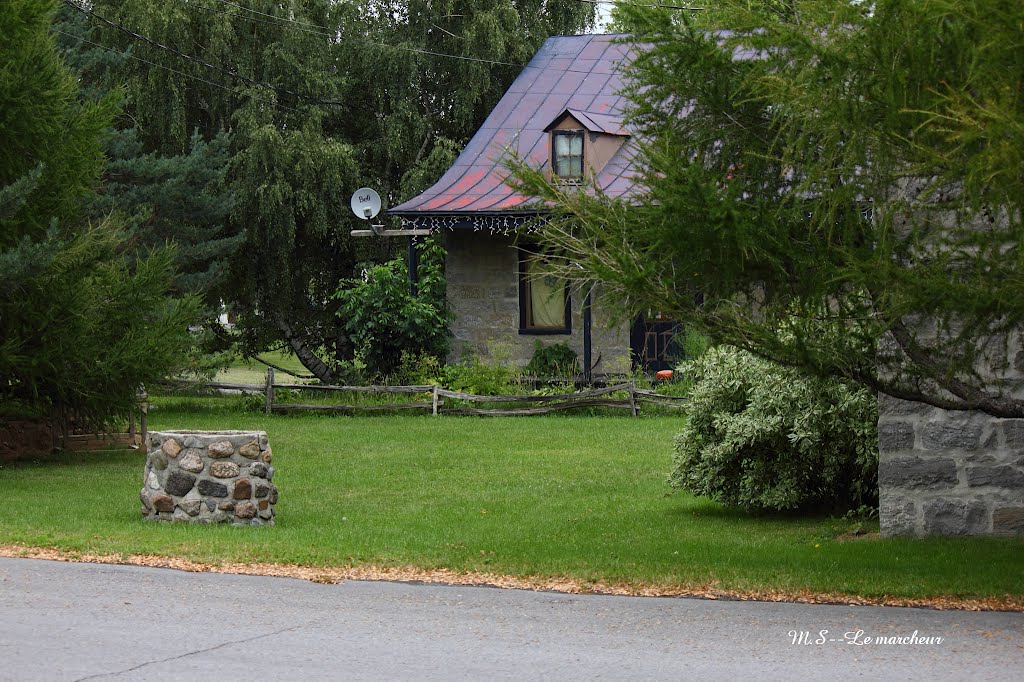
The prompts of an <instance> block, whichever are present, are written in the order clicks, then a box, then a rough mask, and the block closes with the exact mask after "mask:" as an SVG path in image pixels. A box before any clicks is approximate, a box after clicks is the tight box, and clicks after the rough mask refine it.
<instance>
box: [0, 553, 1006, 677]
mask: <svg viewBox="0 0 1024 682" xmlns="http://www.w3.org/2000/svg"><path fill="white" fill-rule="evenodd" d="M825 630H827V633H825V634H824V635H821V634H820V633H821V631H825ZM801 631H806V632H808V633H809V637H808V643H807V644H793V638H794V633H799V632H801ZM858 631H863V632H862V634H861V635H860V636H859V637H858V636H857V635H856V634H853V635H851V637H856V641H858V642H860V644H853V643H849V642H848V641H846V640H845V639H844V634H845V633H856V632H858ZM915 631H916V632H917V636H918V638H923V637H942V642H941V643H933V644H927V643H920V642H919V643H916V644H910V643H907V644H902V645H901V644H895V643H893V644H875V643H873V642H872V643H868V644H864V643H863V642H864V640H865V638H868V637H870V638H875V637H907V638H909V637H911V636H912V635H913V633H914V632H915ZM795 636H796V637H798V638H799V636H800V635H799V634H796V635H795ZM819 638H820V639H824V640H826V641H822V642H821V643H817V641H818V640H819ZM833 639H838V640H839V641H831V640H833ZM697 677H700V678H704V679H710V680H717V679H730V680H733V679H742V678H743V677H750V678H754V679H785V680H798V679H869V680H875V679H928V680H930V681H934V680H943V679H957V680H962V679H976V680H983V679H984V680H1021V679H1024V614H1019V613H965V612H942V611H931V610H924V609H896V608H885V607H852V606H819V605H800V604H764V603H750V602H722V601H718V602H716V601H702V600H697V599H663V598H657V599H654V598H636V597H605V596H592V595H580V596H576V595H564V594H555V593H536V592H525V591H517V590H498V589H492V588H467V587H448V586H435V585H409V584H396V583H385V582H355V581H352V582H346V583H343V584H340V585H318V584H314V583H308V582H304V581H300V580H293V579H288V578H266V577H258V576H233V575H219V574H209V573H184V572H179V571H173V570H168V569H154V568H140V567H134V566H108V565H97V564H69V563H57V562H48V561H37V560H32V559H3V558H0V679H2V680H161V681H162V680H199V679H211V680H212V679H270V680H275V679H276V680H297V679H345V680H352V679H417V680H419V679H445V680H448V679H454V680H492V679H517V680H520V679H526V680H530V679H553V680H563V679H565V680H574V679H586V680H590V679H611V680H617V679H629V680H646V679H666V680H668V679H671V680H679V679H690V678H697Z"/></svg>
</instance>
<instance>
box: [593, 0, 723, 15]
mask: <svg viewBox="0 0 1024 682" xmlns="http://www.w3.org/2000/svg"><path fill="white" fill-rule="evenodd" d="M576 2H583V3H586V4H588V5H630V6H631V7H657V8H661V9H675V10H680V11H683V12H706V11H707V9H708V8H707V7H686V6H684V5H665V4H662V3H660V2H658V3H646V2H628V0H576Z"/></svg>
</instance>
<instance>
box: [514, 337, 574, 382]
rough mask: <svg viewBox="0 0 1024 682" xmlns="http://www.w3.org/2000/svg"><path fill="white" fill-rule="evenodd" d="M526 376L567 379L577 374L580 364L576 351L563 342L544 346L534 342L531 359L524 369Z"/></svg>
mask: <svg viewBox="0 0 1024 682" xmlns="http://www.w3.org/2000/svg"><path fill="white" fill-rule="evenodd" d="M525 370H526V373H527V374H532V375H533V376H536V377H569V376H574V375H576V374H579V372H580V363H579V361H578V359H577V356H576V351H574V350H573V349H572V348H569V344H568V343H567V342H565V341H563V342H562V343H554V344H552V345H550V346H544V345H542V344H541V342H540V341H539V340H538V341H536V342H534V347H533V357H531V358H530V362H529V363H528V364H527V365H526V367H525Z"/></svg>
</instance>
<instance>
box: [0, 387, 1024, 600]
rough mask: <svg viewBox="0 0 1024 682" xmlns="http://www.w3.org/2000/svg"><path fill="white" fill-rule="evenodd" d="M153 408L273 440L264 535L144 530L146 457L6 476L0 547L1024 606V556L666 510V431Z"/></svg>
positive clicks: (674, 420)
mask: <svg viewBox="0 0 1024 682" xmlns="http://www.w3.org/2000/svg"><path fill="white" fill-rule="evenodd" d="M157 402H158V407H157V409H155V410H154V411H153V412H152V413H151V418H150V424H151V428H152V429H153V430H159V429H162V428H166V429H171V428H174V429H183V428H187V429H211V430H212V429H261V430H265V431H267V432H268V434H269V436H270V441H271V445H272V447H273V450H274V466H275V467H276V469H277V475H276V477H275V483H276V484H277V485H278V486H279V488H280V490H281V498H280V502H279V503H278V505H277V512H278V519H277V526H276V527H274V528H231V527H223V526H192V525H177V524H158V523H152V522H144V521H142V520H141V518H140V517H139V515H138V508H139V503H138V498H137V495H138V492H139V489H140V488H141V485H142V469H143V462H144V456H143V454H142V453H136V452H127V453H126V452H121V453H116V454H84V455H77V456H64V457H61V458H58V459H55V460H52V461H47V462H37V463H32V462H26V463H17V464H6V465H3V466H2V467H0V491H2V493H3V497H4V502H3V513H2V514H0V544H19V545H26V546H36V547H54V548H60V549H64V550H71V551H79V552H89V553H96V554H111V553H121V554H155V555H161V556H172V557H181V558H185V559H191V560H194V561H201V562H213V563H217V562H247V561H248V562H270V563H285V564H300V565H308V566H314V567H338V566H349V565H356V566H358V565H367V564H372V565H377V566H384V567H390V566H414V567H418V568H422V569H437V568H448V569H454V570H456V571H480V572H486V573H495V574H503V575H510V576H521V577H534V578H535V577H552V578H557V577H568V578H572V579H576V580H580V581H583V582H584V583H587V582H589V581H595V582H602V583H613V584H614V583H622V584H624V585H632V586H638V587H640V586H642V587H654V588H658V587H661V588H664V589H666V590H671V589H675V588H690V589H694V590H702V589H714V590H723V591H736V592H758V593H765V592H773V591H776V592H783V593H806V592H811V593H817V594H836V593H840V594H847V595H854V596H864V597H870V598H878V597H885V596H888V597H904V598H932V597H960V598H983V597H989V596H1004V595H1010V596H1013V597H1019V596H1021V595H1024V576H1022V571H1021V567H1022V566H1024V541H1021V540H1017V539H999V538H934V539H927V540H906V539H901V540H888V539H887V540H880V539H868V540H853V541H848V540H842V539H838V538H837V536H838V535H840V534H841V533H842V532H843V531H844V530H847V529H849V527H850V523H849V522H844V521H840V520H836V519H829V518H823V517H812V518H809V517H799V516H784V515H783V516H767V517H764V516H762V517H758V516H749V515H747V514H744V513H741V512H735V511H730V510H726V509H723V508H721V507H720V506H719V505H716V504H714V503H711V502H708V501H705V500H699V499H695V498H693V497H690V496H687V495H683V494H679V493H677V494H671V491H670V489H669V488H668V486H667V485H666V483H665V479H666V474H667V471H668V468H669V466H670V461H669V458H670V452H671V441H672V437H673V436H674V435H675V433H676V432H678V431H679V429H680V425H681V421H680V418H679V417H653V418H641V419H633V418H630V417H628V416H623V417H592V416H564V415H559V416H551V417H531V418H490V419H488V418H460V417H444V416H442V417H431V416H409V415H400V416H357V417H345V416H325V415H273V416H266V415H262V414H257V413H245V412H241V411H239V409H238V400H237V399H232V398H211V399H202V400H190V399H180V398H176V399H170V398H164V399H159V400H158V401H157Z"/></svg>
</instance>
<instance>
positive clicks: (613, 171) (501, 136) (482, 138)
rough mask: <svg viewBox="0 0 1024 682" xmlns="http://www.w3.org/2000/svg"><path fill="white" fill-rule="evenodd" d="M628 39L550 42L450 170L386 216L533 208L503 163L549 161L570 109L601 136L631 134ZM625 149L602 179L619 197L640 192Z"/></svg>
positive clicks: (563, 38)
mask: <svg viewBox="0 0 1024 682" xmlns="http://www.w3.org/2000/svg"><path fill="white" fill-rule="evenodd" d="M622 38H623V36H617V35H586V36H556V37H553V38H549V39H548V40H547V41H545V43H544V45H543V46H541V48H540V50H538V52H537V54H536V55H534V57H533V59H531V60H530V63H529V64H527V65H526V67H524V68H523V70H522V72H520V74H519V76H518V77H517V78H516V80H515V82H513V83H512V85H511V86H510V87H509V89H508V91H507V92H506V93H505V94H504V96H502V98H501V100H500V101H499V102H498V104H497V105H495V107H494V109H493V110H492V111H491V113H490V115H489V116H488V117H487V120H486V121H484V124H483V125H482V126H481V127H480V129H479V130H478V131H477V132H476V134H475V135H473V137H472V139H471V140H470V141H469V143H468V144H467V145H466V147H465V149H463V150H462V153H461V154H460V155H459V158H458V159H457V160H456V161H455V163H454V164H453V165H452V167H451V168H450V169H448V171H447V172H446V173H445V174H444V175H443V176H442V177H441V179H440V180H438V181H437V183H435V184H434V185H433V186H432V187H430V188H429V189H427V190H426V191H424V192H423V193H421V194H420V195H419V196H416V197H414V198H412V199H410V200H408V201H406V202H404V203H402V204H400V205H398V206H396V207H394V208H392V209H391V210H390V211H388V213H390V214H394V215H402V216H406V217H415V216H416V215H426V214H430V215H452V216H469V215H472V214H473V213H474V212H477V211H488V212H500V211H506V212H509V213H510V214H515V213H522V212H523V211H524V210H528V209H529V206H530V204H531V203H532V202H531V201H530V200H529V199H528V198H527V197H523V196H519V195H517V194H516V193H515V192H513V191H512V188H511V187H509V186H508V185H506V184H505V182H504V180H505V178H506V176H507V173H508V172H507V170H506V169H505V167H504V164H505V163H506V162H507V161H508V160H510V159H511V158H512V157H513V156H517V157H518V158H520V159H524V160H526V161H527V162H528V163H530V164H531V165H534V166H536V167H542V166H544V165H546V164H547V163H548V158H549V155H550V151H551V150H550V144H549V142H548V136H547V134H546V133H545V132H544V128H545V127H547V125H548V124H549V123H551V121H552V120H553V119H554V118H555V117H556V116H558V115H559V114H561V113H562V112H564V111H565V110H566V109H567V108H572V109H576V110H577V111H579V112H583V113H584V114H585V115H586V116H587V117H588V120H589V123H587V124H585V125H594V126H595V127H596V128H597V129H598V130H599V131H601V132H609V133H611V134H628V131H627V130H625V129H624V127H623V126H622V121H621V118H622V113H623V112H622V106H623V105H624V103H625V102H624V100H623V99H622V98H621V97H619V96H618V95H617V94H616V91H617V90H618V89H619V88H621V87H622V81H621V77H620V76H618V75H614V74H617V72H618V70H619V69H620V68H621V62H622V61H623V60H624V59H628V58H629V57H628V55H629V52H630V47H629V46H628V45H626V44H620V43H618V42H616V41H618V40H621V39H622ZM628 146H629V143H627V144H626V145H624V149H623V150H620V151H619V153H617V154H616V155H615V156H614V157H613V158H612V160H611V161H610V162H609V163H608V164H607V166H606V167H605V168H604V169H603V170H602V171H600V173H599V175H598V178H597V181H598V185H599V186H601V187H602V189H603V190H604V191H605V192H607V193H609V194H614V195H616V196H625V195H628V194H629V193H630V192H633V191H636V185H635V180H634V179H633V175H634V172H633V168H632V164H631V159H632V153H631V152H627V151H626V150H625V148H626V147H628Z"/></svg>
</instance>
